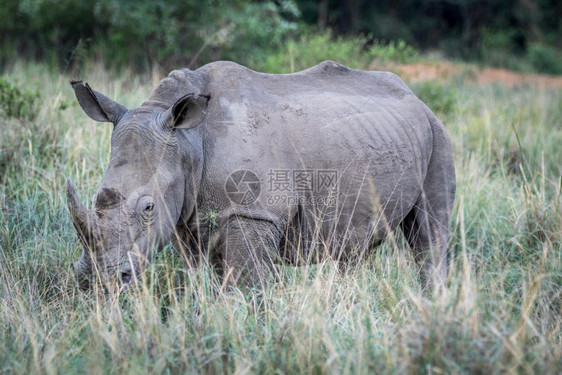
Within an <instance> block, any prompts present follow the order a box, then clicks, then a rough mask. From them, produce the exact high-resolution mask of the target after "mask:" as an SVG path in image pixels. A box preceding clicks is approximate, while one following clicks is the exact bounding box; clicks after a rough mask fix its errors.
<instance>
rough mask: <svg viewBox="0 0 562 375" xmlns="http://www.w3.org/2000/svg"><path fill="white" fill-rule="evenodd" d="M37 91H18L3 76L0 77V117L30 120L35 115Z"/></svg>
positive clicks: (18, 89)
mask: <svg viewBox="0 0 562 375" xmlns="http://www.w3.org/2000/svg"><path fill="white" fill-rule="evenodd" d="M38 100H39V91H38V90H37V88H35V89H29V88H28V89H25V90H23V91H22V90H20V88H19V87H18V86H17V83H16V84H14V83H12V82H10V81H9V80H8V78H6V77H5V76H0V115H2V116H4V117H8V118H16V119H19V120H32V119H34V118H35V116H36V115H37V107H38Z"/></svg>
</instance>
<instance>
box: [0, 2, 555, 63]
mask: <svg viewBox="0 0 562 375" xmlns="http://www.w3.org/2000/svg"><path fill="white" fill-rule="evenodd" d="M326 30H332V33H331V34H330V35H332V36H333V37H334V38H342V37H345V38H351V39H353V40H356V41H358V45H359V47H360V48H363V49H365V50H369V49H370V48H371V46H372V45H377V44H379V45H380V44H387V43H389V42H392V41H394V42H399V41H403V42H405V43H406V44H408V45H411V46H413V47H414V48H416V49H418V50H421V51H440V52H441V53H443V54H445V55H447V56H449V57H451V58H462V59H470V60H475V61H481V62H484V63H486V64H491V65H496V66H502V67H508V68H512V69H517V70H523V71H529V70H534V71H538V72H545V73H554V74H556V73H562V62H561V61H562V53H561V52H560V51H561V49H562V44H561V43H562V37H561V35H562V3H560V2H559V1H557V0H540V1H529V0H516V1H508V0H499V1H487V0H423V1H414V0H393V1H386V0H385V1H375V2H373V1H365V0H353V1H345V2H340V1H333V0H320V1H313V0H275V1H273V0H267V1H257V0H254V1H244V0H232V1H228V0H210V1H205V2H202V1H196V0H185V1H171V0H160V1H152V0H137V1H130V0H120V1H118V0H81V1H77V0H58V1H54V0H5V1H3V3H2V7H1V9H0V34H1V35H2V39H1V41H0V52H1V53H0V67H5V66H6V65H7V64H9V63H10V62H13V61H14V59H16V58H18V57H23V58H26V59H34V60H43V61H48V62H49V63H50V64H51V65H58V66H59V67H62V68H64V69H79V68H80V67H81V66H82V65H83V63H84V62H85V61H86V60H88V59H91V58H92V57H95V58H99V59H102V60H103V61H104V62H105V63H106V65H107V66H110V67H121V68H122V67H124V66H133V67H134V68H135V69H137V70H149V69H163V70H165V71H168V70H171V69H173V68H176V67H178V66H188V67H191V68H195V67H198V66H200V65H202V64H204V63H206V62H209V61H213V60H218V59H228V60H234V61H237V62H240V63H242V64H245V65H248V66H250V67H253V68H256V69H260V68H263V67H267V66H268V64H266V63H265V60H266V59H267V56H270V55H271V54H274V53H275V52H277V51H278V50H279V49H280V48H282V47H283V46H285V45H286V44H287V43H288V42H291V41H297V42H298V40H302V39H305V40H311V39H314V38H315V37H316V36H315V35H316V34H318V33H319V34H320V35H321V36H322V35H327V34H326Z"/></svg>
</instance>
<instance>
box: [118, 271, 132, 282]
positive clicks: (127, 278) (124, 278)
mask: <svg viewBox="0 0 562 375" xmlns="http://www.w3.org/2000/svg"><path fill="white" fill-rule="evenodd" d="M132 278H133V274H132V273H131V272H130V271H123V272H121V283H123V284H128V283H130V282H131V279H132Z"/></svg>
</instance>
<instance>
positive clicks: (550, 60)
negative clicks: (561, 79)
mask: <svg viewBox="0 0 562 375" xmlns="http://www.w3.org/2000/svg"><path fill="white" fill-rule="evenodd" d="M527 58H528V59H529V61H530V62H531V65H532V66H533V68H534V69H535V70H536V71H538V72H540V73H547V74H562V53H560V52H559V51H557V50H555V49H554V48H552V47H549V46H546V45H542V44H532V45H531V46H530V47H529V51H528V52H527Z"/></svg>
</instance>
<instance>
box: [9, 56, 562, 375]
mask: <svg viewBox="0 0 562 375" xmlns="http://www.w3.org/2000/svg"><path fill="white" fill-rule="evenodd" d="M7 77H8V79H10V80H12V81H17V82H19V83H20V85H21V86H22V87H21V89H27V88H29V89H31V88H34V87H39V88H40V95H41V97H40V103H39V106H38V108H37V113H36V114H35V116H34V120H26V119H14V118H10V119H2V133H1V134H2V137H1V140H0V142H1V143H0V145H1V149H0V168H2V169H1V170H0V178H1V180H0V182H1V185H0V189H1V191H0V347H1V348H2V350H0V373H15V374H20V373H21V374H28V373H84V372H87V373H92V374H96V373H145V372H150V373H222V372H226V373H247V372H249V373H315V374H324V373H337V374H346V373H347V374H349V373H353V374H355V373H484V374H491V373H540V374H556V373H560V372H561V371H562V327H561V324H562V318H561V315H560V314H561V311H562V302H561V298H562V296H561V291H562V288H561V285H562V264H561V247H562V228H561V223H562V206H561V196H560V194H561V175H562V164H561V163H560V160H562V155H561V150H560V145H561V144H562V126H561V125H562V91H560V90H558V91H556V90H549V91H548V90H543V89H539V88H534V87H530V86H527V87H516V88H512V89H508V88H504V87H500V86H475V85H465V84H460V83H459V82H449V83H430V84H429V85H435V87H431V86H419V87H416V86H414V88H415V89H416V90H419V91H418V92H419V95H420V96H421V97H422V98H424V96H425V99H426V100H427V101H428V104H429V105H430V107H431V106H435V107H436V108H438V109H439V111H438V112H439V116H440V117H441V118H442V119H443V120H444V122H445V124H446V126H447V128H448V130H449V133H450V134H451V136H452V140H453V146H454V150H455V158H456V167H457V174H458V195H457V197H458V198H457V201H456V205H455V210H454V214H453V220H452V231H453V237H452V239H451V243H450V249H451V269H450V275H449V280H448V287H447V289H446V290H445V292H444V293H441V294H432V293H422V292H421V291H420V285H419V282H418V278H417V268H416V267H415V265H414V264H413V261H412V258H411V256H410V254H409V251H408V249H407V248H406V247H405V246H404V243H403V239H402V238H401V235H399V234H396V241H387V243H386V244H384V245H383V246H382V247H381V248H379V249H378V251H377V252H376V255H375V256H373V257H372V258H371V259H369V260H368V261H367V262H365V263H364V264H362V265H361V266H359V267H358V268H357V269H353V270H348V271H347V272H345V273H342V272H339V271H338V269H337V267H335V266H334V264H332V263H330V262H326V263H323V264H319V265H313V266H307V267H300V268H289V267H288V268H284V269H283V271H282V272H283V278H284V282H283V283H280V284H276V285H272V286H271V287H269V288H268V289H267V290H265V291H262V292H261V293H262V295H261V302H262V303H263V308H261V309H257V308H255V305H256V304H257V302H256V301H257V299H256V295H255V294H252V293H249V292H247V291H246V292H245V291H240V290H228V291H227V290H226V289H225V288H224V286H223V285H221V284H220V283H219V282H218V281H217V279H216V278H215V276H214V273H213V270H212V269H211V268H210V267H209V266H206V265H204V266H202V267H200V268H195V269H189V268H187V267H186V266H185V265H184V264H183V263H182V261H181V259H180V258H179V257H178V256H176V255H175V254H174V253H172V252H171V251H165V252H164V253H162V254H161V256H160V257H159V258H158V259H157V261H156V262H155V263H154V264H153V265H152V266H151V267H150V268H149V269H148V270H147V271H146V272H145V273H144V274H143V283H142V284H141V285H140V286H139V287H138V288H137V289H135V290H132V291H131V292H130V293H128V294H126V295H122V296H118V297H112V298H103V297H100V295H99V294H96V293H95V292H89V293H83V292H81V291H79V290H78V288H77V286H76V285H75V282H74V279H73V272H72V263H73V261H75V260H76V259H77V257H78V255H79V253H80V247H79V244H78V241H77V239H76V236H75V233H74V230H73V228H72V225H71V223H70V220H69V217H68V214H67V210H66V205H65V198H64V181H65V178H66V177H71V178H72V179H73V180H74V181H75V182H76V183H77V188H78V189H79V190H80V191H81V192H82V194H84V195H85V196H91V195H92V193H93V192H94V191H95V189H96V187H97V186H98V185H99V183H100V181H101V179H102V174H103V171H104V167H105V165H106V164H107V161H108V151H109V136H110V131H111V129H110V125H106V124H93V123H92V121H91V120H89V119H88V118H87V117H86V116H85V115H84V114H83V113H82V111H81V110H80V108H79V106H78V105H77V104H76V101H75V99H74V97H73V94H72V92H71V88H70V85H69V84H68V78H70V77H63V76H59V75H57V74H53V73H52V72H51V71H49V70H47V69H46V68H45V67H44V66H42V65H30V64H24V63H20V64H17V65H15V66H14V67H13V68H11V69H10V71H9V72H8V74H7ZM85 78H87V80H88V82H90V83H91V84H92V86H93V87H94V88H95V89H97V90H99V91H101V92H104V93H107V94H108V95H109V96H111V97H113V98H115V99H117V100H118V101H120V102H122V103H123V104H125V105H126V106H129V107H133V106H138V105H139V104H140V103H141V102H142V100H143V99H145V98H146V97H147V96H148V93H149V92H150V90H151V89H152V87H153V85H154V83H153V82H151V80H150V79H149V78H148V77H135V76H132V75H131V74H130V73H127V72H125V73H123V74H121V75H117V74H112V73H107V72H106V71H105V70H104V69H103V68H102V67H99V66H95V65H93V66H92V67H91V69H89V70H88V74H87V77H85ZM443 96H447V97H446V98H443Z"/></svg>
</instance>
